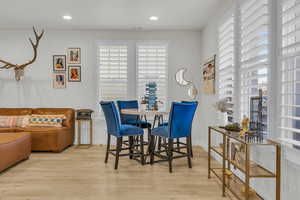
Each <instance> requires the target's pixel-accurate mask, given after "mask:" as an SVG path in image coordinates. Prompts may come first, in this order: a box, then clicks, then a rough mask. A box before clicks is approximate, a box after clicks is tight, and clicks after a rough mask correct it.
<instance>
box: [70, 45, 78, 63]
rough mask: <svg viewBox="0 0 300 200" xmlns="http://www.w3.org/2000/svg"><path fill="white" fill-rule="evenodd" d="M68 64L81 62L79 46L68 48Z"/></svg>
mask: <svg viewBox="0 0 300 200" xmlns="http://www.w3.org/2000/svg"><path fill="white" fill-rule="evenodd" d="M68 64H81V49H80V48H68Z"/></svg>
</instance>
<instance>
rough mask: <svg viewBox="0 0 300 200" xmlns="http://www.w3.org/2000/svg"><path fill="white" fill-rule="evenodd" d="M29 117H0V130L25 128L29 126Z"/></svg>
mask: <svg viewBox="0 0 300 200" xmlns="http://www.w3.org/2000/svg"><path fill="white" fill-rule="evenodd" d="M29 118H30V116H29V115H11V116H3V115H2V116H0V128H14V127H23V128H24V127H26V126H28V124H29Z"/></svg>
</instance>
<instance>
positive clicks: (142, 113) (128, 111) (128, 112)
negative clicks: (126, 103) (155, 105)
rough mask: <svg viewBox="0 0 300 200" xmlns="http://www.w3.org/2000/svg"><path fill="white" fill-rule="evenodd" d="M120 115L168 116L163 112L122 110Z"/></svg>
mask: <svg viewBox="0 0 300 200" xmlns="http://www.w3.org/2000/svg"><path fill="white" fill-rule="evenodd" d="M121 113H122V114H126V115H168V114H169V112H167V111H165V110H143V109H122V110H121Z"/></svg>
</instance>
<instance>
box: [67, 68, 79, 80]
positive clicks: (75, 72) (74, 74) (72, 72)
mask: <svg viewBox="0 0 300 200" xmlns="http://www.w3.org/2000/svg"><path fill="white" fill-rule="evenodd" d="M68 78H69V82H81V66H69V70H68Z"/></svg>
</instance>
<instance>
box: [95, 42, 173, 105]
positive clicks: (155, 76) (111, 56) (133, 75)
mask: <svg viewBox="0 0 300 200" xmlns="http://www.w3.org/2000/svg"><path fill="white" fill-rule="evenodd" d="M98 65H99V77H100V78H99V80H100V81H99V82H100V83H99V94H100V100H106V101H115V100H120V99H135V98H136V99H140V98H141V97H143V96H144V95H145V85H146V83H148V82H151V81H154V82H156V83H157V89H158V90H157V96H158V100H160V101H162V102H163V103H164V104H163V105H164V106H165V105H166V104H167V103H168V101H167V97H168V96H167V88H168V45H167V42H163V41H149V42H148V41H145V42H140V41H139V42H137V41H134V40H131V41H99V42H98Z"/></svg>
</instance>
